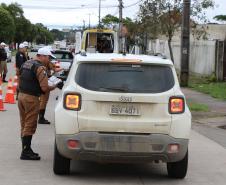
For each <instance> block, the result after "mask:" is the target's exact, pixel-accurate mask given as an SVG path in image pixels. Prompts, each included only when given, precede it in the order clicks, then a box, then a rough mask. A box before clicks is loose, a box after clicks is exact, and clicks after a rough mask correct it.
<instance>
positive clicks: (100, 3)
mask: <svg viewBox="0 0 226 185" xmlns="http://www.w3.org/2000/svg"><path fill="white" fill-rule="evenodd" d="M100 11H101V0H99V28H100Z"/></svg>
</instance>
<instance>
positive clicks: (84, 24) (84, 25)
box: [83, 20, 86, 30]
mask: <svg viewBox="0 0 226 185" xmlns="http://www.w3.org/2000/svg"><path fill="white" fill-rule="evenodd" d="M85 28H86V21H85V20H83V30H85Z"/></svg>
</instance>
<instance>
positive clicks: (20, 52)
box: [16, 44, 27, 75]
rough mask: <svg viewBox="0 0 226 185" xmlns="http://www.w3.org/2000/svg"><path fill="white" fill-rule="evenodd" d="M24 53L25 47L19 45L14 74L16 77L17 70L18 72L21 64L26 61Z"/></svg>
mask: <svg viewBox="0 0 226 185" xmlns="http://www.w3.org/2000/svg"><path fill="white" fill-rule="evenodd" d="M25 52H26V48H25V45H24V44H20V45H19V50H18V52H17V53H16V74H17V75H18V74H19V70H20V67H21V66H22V64H23V63H24V62H26V61H27V57H26V53H25Z"/></svg>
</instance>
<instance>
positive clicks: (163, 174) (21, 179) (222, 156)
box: [0, 64, 226, 185]
mask: <svg viewBox="0 0 226 185" xmlns="http://www.w3.org/2000/svg"><path fill="white" fill-rule="evenodd" d="M9 66H11V67H10V69H13V68H12V64H9ZM10 73H12V74H13V72H12V71H11V72H10ZM59 93H60V91H59V90H56V91H55V92H52V93H51V97H50V101H49V104H48V107H47V113H46V117H47V118H48V119H49V120H50V121H51V122H52V124H51V125H38V128H37V132H36V134H35V136H34V138H33V142H32V147H33V149H34V151H35V152H38V153H39V154H40V156H41V160H40V161H21V160H20V159H19V156H20V152H21V141H20V123H19V114H18V108H17V105H16V104H14V105H9V104H5V108H6V109H7V111H5V112H0V126H1V129H0V146H1V148H0V156H1V157H0V185H43V184H48V185H62V184H64V185H74V184H76V185H89V184H90V185H106V184H108V185H152V184H153V185H191V184H192V185H225V182H226V149H225V148H224V147H222V146H221V145H220V144H218V143H217V142H215V141H213V140H211V139H209V138H207V137H205V136H203V135H201V134H199V133H198V132H196V131H194V130H192V131H191V140H190V145H189V168H188V174H187V176H186V178H185V179H183V180H174V179H169V178H168V176H167V171H166V165H165V164H164V163H160V164H141V165H128V164H127V165H122V164H97V163H88V162H80V163H77V162H75V161H73V162H72V166H71V172H72V174H71V175H69V176H57V175H54V173H53V171H52V164H53V148H54V123H53V121H54V119H53V110H54V105H55V103H56V100H55V98H56V96H57V95H58V94H59Z"/></svg>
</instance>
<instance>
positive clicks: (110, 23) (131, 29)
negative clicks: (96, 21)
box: [101, 14, 138, 45]
mask: <svg viewBox="0 0 226 185" xmlns="http://www.w3.org/2000/svg"><path fill="white" fill-rule="evenodd" d="M101 22H102V24H103V26H104V27H107V28H109V27H111V28H112V27H115V26H116V25H118V24H119V18H118V17H115V16H113V15H110V14H108V15H106V16H105V17H103V18H102V21H101ZM122 22H123V25H125V26H126V27H127V29H128V35H127V44H128V45H134V44H135V36H136V33H137V27H138V25H137V23H136V22H134V21H133V20H132V19H130V18H129V17H126V18H123V20H122Z"/></svg>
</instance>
